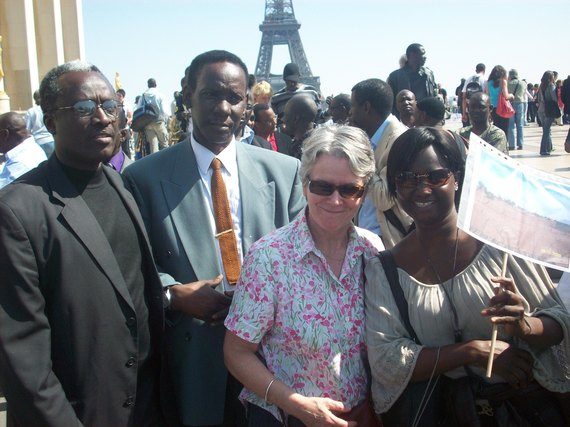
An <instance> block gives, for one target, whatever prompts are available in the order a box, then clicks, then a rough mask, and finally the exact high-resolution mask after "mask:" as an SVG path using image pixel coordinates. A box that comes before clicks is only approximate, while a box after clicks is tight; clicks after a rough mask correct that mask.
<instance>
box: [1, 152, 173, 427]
mask: <svg viewBox="0 0 570 427" xmlns="http://www.w3.org/2000/svg"><path fill="white" fill-rule="evenodd" d="M104 173H105V174H106V176H107V177H108V179H109V182H110V183H111V185H112V186H113V187H114V188H115V189H116V190H117V193H118V194H119V196H120V197H121V199H122V200H123V202H124V204H125V206H126V208H127V211H128V212H129V214H130V216H131V218H132V220H133V223H134V225H135V229H136V230H137V233H139V236H143V238H142V239H141V241H142V242H143V243H142V245H143V247H144V250H143V254H142V255H143V259H144V260H145V261H146V262H144V263H143V264H144V265H145V266H146V271H144V272H143V273H144V276H145V277H146V280H145V289H144V296H145V300H146V303H147V306H148V316H149V318H148V326H149V330H150V338H151V348H152V349H153V350H154V351H153V352H151V354H153V356H152V359H150V361H151V362H152V363H153V366H156V367H160V349H161V346H162V333H163V300H162V298H163V292H162V287H161V285H160V280H159V278H158V274H157V272H156V269H155V267H154V263H153V261H152V255H151V252H150V247H149V244H148V238H147V236H146V232H145V229H144V225H143V222H142V219H141V217H140V214H139V211H138V209H137V206H136V204H135V201H134V200H133V198H132V196H131V195H130V193H128V192H127V191H126V190H125V189H124V187H123V182H122V180H121V177H120V175H118V174H117V173H116V172H115V171H112V170H111V169H110V168H104ZM0 271H1V277H2V278H1V279H0V280H1V282H0V283H1V284H0V384H1V387H2V390H3V391H4V394H5V396H6V400H7V404H8V420H9V425H10V424H11V425H20V426H25V427H33V426H48V425H49V426H77V425H80V423H81V424H82V425H85V426H97V427H105V426H113V427H115V426H131V425H133V420H134V419H136V418H137V414H135V413H134V410H133V408H134V407H135V405H134V400H133V399H135V398H136V397H137V396H136V394H135V392H136V389H137V369H138V363H137V361H136V360H133V357H135V356H136V355H137V324H138V322H140V321H141V319H137V318H136V314H135V310H134V308H133V303H132V300H131V297H130V294H129V292H128V290H127V286H126V284H125V281H124V279H123V276H122V274H121V272H120V269H119V265H118V264H117V261H116V258H115V257H114V255H113V252H112V250H111V247H110V245H109V243H108V241H107V239H106V237H105V235H104V233H103V231H102V229H101V228H100V226H99V224H98V222H97V220H96V218H95V217H94V216H93V214H92V213H91V210H90V209H89V208H88V207H87V205H86V204H85V202H84V201H83V199H82V198H81V197H80V196H78V194H77V191H76V190H75V188H74V186H73V185H72V183H71V182H70V181H69V179H68V178H67V176H66V175H65V173H64V172H63V170H62V169H61V166H60V164H59V163H58V162H57V159H56V158H55V156H51V157H50V159H49V160H47V161H46V162H44V163H42V164H41V165H39V166H38V167H37V168H36V169H34V170H32V171H30V172H29V173H27V174H25V175H24V176H23V177H21V178H20V179H18V180H17V181H16V182H14V183H12V184H10V185H8V186H6V187H5V188H4V189H3V190H2V191H0ZM133 362H134V363H133ZM157 373H158V372H157V369H151V375H154V374H157ZM142 409H144V408H142Z"/></svg>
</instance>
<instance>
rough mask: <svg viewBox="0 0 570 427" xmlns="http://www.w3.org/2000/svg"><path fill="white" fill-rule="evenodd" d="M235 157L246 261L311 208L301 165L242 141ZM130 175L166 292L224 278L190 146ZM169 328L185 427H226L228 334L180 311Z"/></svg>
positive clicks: (141, 164)
mask: <svg viewBox="0 0 570 427" xmlns="http://www.w3.org/2000/svg"><path fill="white" fill-rule="evenodd" d="M236 150H237V163H238V169H239V183H240V198H241V203H242V222H243V224H242V227H243V230H242V244H243V253H244V254H245V253H246V252H247V251H248V249H249V247H250V246H251V245H252V244H253V243H254V242H255V241H256V240H258V239H259V238H260V237H262V236H264V235H265V234H267V233H268V232H270V231H272V230H273V229H275V228H277V227H281V226H283V225H285V224H287V223H288V222H289V221H290V220H291V219H292V218H293V217H294V216H295V215H297V213H298V212H300V211H301V209H302V208H303V207H304V204H305V201H304V198H303V195H302V187H301V182H300V180H299V177H298V168H299V162H298V161H297V160H296V159H293V158H291V157H288V156H285V155H282V154H280V153H275V152H272V151H269V150H265V149H262V148H258V147H253V146H251V145H248V144H241V143H239V142H238V143H236ZM124 176H125V178H126V180H127V183H128V186H129V187H130V188H131V190H132V192H133V195H134V196H135V199H136V201H137V203H138V205H139V208H140V210H141V213H142V216H143V219H144V222H145V224H146V227H147V231H148V234H149V238H150V240H151V244H152V247H153V251H154V255H155V257H156V258H155V259H156V262H157V266H158V268H159V271H160V272H161V278H162V283H163V285H168V284H172V283H188V282H193V281H196V280H202V279H211V278H214V277H216V276H217V275H218V274H220V273H221V269H220V266H219V263H218V257H217V253H216V247H215V242H214V236H213V235H212V232H211V226H210V223H209V219H208V218H209V216H208V211H207V210H208V209H209V207H208V206H207V205H206V204H205V203H204V202H205V199H204V194H203V190H202V181H201V178H200V173H199V171H198V167H197V164H196V158H195V156H194V151H193V150H192V146H191V144H190V141H189V140H188V139H186V140H184V141H182V142H180V143H178V144H176V145H174V146H172V147H170V148H168V149H166V150H162V151H160V152H158V153H155V154H153V155H151V156H147V157H145V158H144V159H141V160H139V161H137V162H135V163H134V164H133V165H131V166H129V168H127V169H126V170H125V173H124ZM218 288H221V286H219V287H218ZM220 291H221V289H220ZM167 321H168V327H167V335H168V344H167V345H168V348H167V352H168V354H169V357H168V362H169V363H170V369H171V372H172V380H173V382H174V387H175V392H176V399H177V403H178V408H179V410H180V415H181V420H182V422H183V423H184V424H190V425H202V424H206V425H211V424H220V423H221V422H222V420H223V413H224V402H225V386H226V378H227V371H226V368H225V366H224V361H223V351H222V344H223V337H224V333H225V329H224V327H223V326H217V327H212V326H209V325H207V324H205V323H204V322H202V321H200V320H198V319H193V318H191V317H189V316H185V315H182V314H181V313H178V312H171V313H170V315H169V316H168V319H167Z"/></svg>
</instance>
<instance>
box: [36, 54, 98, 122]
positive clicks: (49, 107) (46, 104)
mask: <svg viewBox="0 0 570 427" xmlns="http://www.w3.org/2000/svg"><path fill="white" fill-rule="evenodd" d="M72 72H95V73H100V74H101V75H102V76H103V73H101V70H100V69H99V68H97V67H96V66H95V65H93V64H90V63H89V62H85V61H80V60H75V61H70V62H66V63H65V64H61V65H58V66H57V67H55V68H52V69H51V70H49V71H48V72H47V74H46V75H45V77H44V78H43V79H42V83H41V84H40V105H41V107H42V111H43V112H44V114H45V113H51V112H52V111H53V110H54V109H55V104H56V102H57V98H58V97H59V96H60V95H61V88H60V87H59V84H58V80H59V78H60V77H61V76H63V75H64V74H67V73H72ZM103 77H104V78H105V80H107V78H106V77H105V76H103Z"/></svg>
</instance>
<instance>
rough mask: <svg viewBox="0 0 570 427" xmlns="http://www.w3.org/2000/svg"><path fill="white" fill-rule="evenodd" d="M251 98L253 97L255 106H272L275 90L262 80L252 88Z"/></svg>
mask: <svg viewBox="0 0 570 427" xmlns="http://www.w3.org/2000/svg"><path fill="white" fill-rule="evenodd" d="M251 96H252V97H253V105H255V104H267V105H271V97H272V96H273V89H272V88H271V85H270V84H269V83H268V82H266V81H265V80H262V81H260V82H257V83H256V84H254V85H253V87H252V88H251Z"/></svg>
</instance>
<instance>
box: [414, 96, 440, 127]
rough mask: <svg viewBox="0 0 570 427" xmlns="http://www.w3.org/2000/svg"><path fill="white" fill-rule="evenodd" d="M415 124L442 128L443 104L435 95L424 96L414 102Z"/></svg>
mask: <svg viewBox="0 0 570 427" xmlns="http://www.w3.org/2000/svg"><path fill="white" fill-rule="evenodd" d="M414 123H415V126H416V127H418V126H433V127H437V128H440V129H443V125H444V124H445V106H444V105H443V102H442V101H441V99H440V98H439V97H437V96H432V97H429V98H424V99H422V100H421V101H418V102H417V103H416V113H415V115H414Z"/></svg>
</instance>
